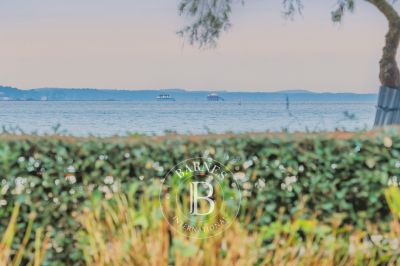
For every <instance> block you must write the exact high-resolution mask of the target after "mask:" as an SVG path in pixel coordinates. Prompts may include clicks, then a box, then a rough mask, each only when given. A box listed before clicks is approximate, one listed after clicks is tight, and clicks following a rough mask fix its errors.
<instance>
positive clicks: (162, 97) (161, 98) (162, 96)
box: [156, 94, 175, 102]
mask: <svg viewBox="0 0 400 266" xmlns="http://www.w3.org/2000/svg"><path fill="white" fill-rule="evenodd" d="M156 99H157V101H173V102H174V101H175V98H173V97H171V95H169V94H160V95H158V96H157V97H156Z"/></svg>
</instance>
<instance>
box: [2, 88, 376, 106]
mask: <svg viewBox="0 0 400 266" xmlns="http://www.w3.org/2000/svg"><path fill="white" fill-rule="evenodd" d="M211 92H215V93H218V95H219V96H221V97H222V98H223V99H224V100H225V101H285V100H286V97H288V98H289V100H290V101H339V102H343V101H354V102H358V101H375V100H376V99H377V95H376V94H357V93H315V92H310V91H306V90H286V91H277V92H228V91H186V90H183V89H163V90H102V89H101V90H100V89H69V88H39V89H30V90H20V89H17V88H13V87H5V86H0V101H155V99H156V97H157V96H158V95H159V94H160V93H166V94H170V95H171V97H173V98H175V99H176V100H177V101H206V97H207V95H208V94H209V93H211Z"/></svg>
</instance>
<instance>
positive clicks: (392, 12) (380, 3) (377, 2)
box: [365, 0, 400, 24]
mask: <svg viewBox="0 0 400 266" xmlns="http://www.w3.org/2000/svg"><path fill="white" fill-rule="evenodd" d="M365 1H367V2H369V3H371V4H372V5H374V6H375V7H376V8H378V10H379V11H381V12H382V14H384V15H385V17H386V18H387V19H388V20H389V22H390V23H395V24H397V23H399V24H400V16H399V14H398V13H397V11H396V9H394V7H393V5H391V4H389V3H388V2H387V1H386V0H365Z"/></svg>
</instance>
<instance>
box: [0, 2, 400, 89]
mask: <svg viewBox="0 0 400 266" xmlns="http://www.w3.org/2000/svg"><path fill="white" fill-rule="evenodd" d="M178 2H179V1H178V0H141V1H139V0H29V1H27V0H2V1H0V36H1V40H0V84H1V85H9V86H14V87H18V88H21V89H30V88H40V87H63V88H103V89H129V90H142V89H164V88H182V89H187V90H228V91H278V90H291V89H306V90H311V91H316V92H359V93H370V92H376V91H377V89H378V88H379V79H378V72H379V65H378V62H379V59H380V56H381V51H382V47H383V44H384V35H385V33H386V30H387V22H386V20H385V19H384V17H383V16H382V15H381V14H380V13H379V12H378V11H377V10H376V9H375V8H374V7H373V6H371V5H370V4H368V3H366V2H365V1H360V0H359V1H357V2H356V3H357V6H356V10H355V13H354V14H348V15H347V16H346V17H345V18H344V21H343V22H342V23H341V24H334V23H333V22H332V21H331V20H330V11H331V10H332V9H333V8H334V7H335V0H325V1H321V0H305V1H304V6H305V9H304V12H303V14H302V15H301V16H297V17H295V19H294V20H293V21H291V20H285V19H284V18H283V16H282V7H281V1H279V0H247V1H246V2H245V4H244V5H242V4H240V1H239V0H238V1H237V2H236V3H235V5H234V8H233V14H232V24H233V26H232V28H231V29H230V30H229V31H228V32H227V33H224V34H223V35H222V36H221V38H220V40H219V42H218V46H217V47H216V48H215V49H198V48H197V47H193V46H190V45H189V44H188V43H187V42H185V41H184V40H183V39H182V38H181V37H179V36H177V35H176V31H178V30H179V29H180V28H182V27H183V26H185V25H187V23H189V19H188V18H184V17H180V16H179V15H178V11H177V5H178ZM396 8H397V10H400V8H399V7H398V6H396ZM398 58H399V57H398ZM399 59H400V58H399Z"/></svg>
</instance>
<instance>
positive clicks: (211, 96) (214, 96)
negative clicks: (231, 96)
mask: <svg viewBox="0 0 400 266" xmlns="http://www.w3.org/2000/svg"><path fill="white" fill-rule="evenodd" d="M223 100H224V99H223V98H222V97H220V96H218V94H216V93H210V94H208V95H207V101H212V102H218V101H223Z"/></svg>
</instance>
